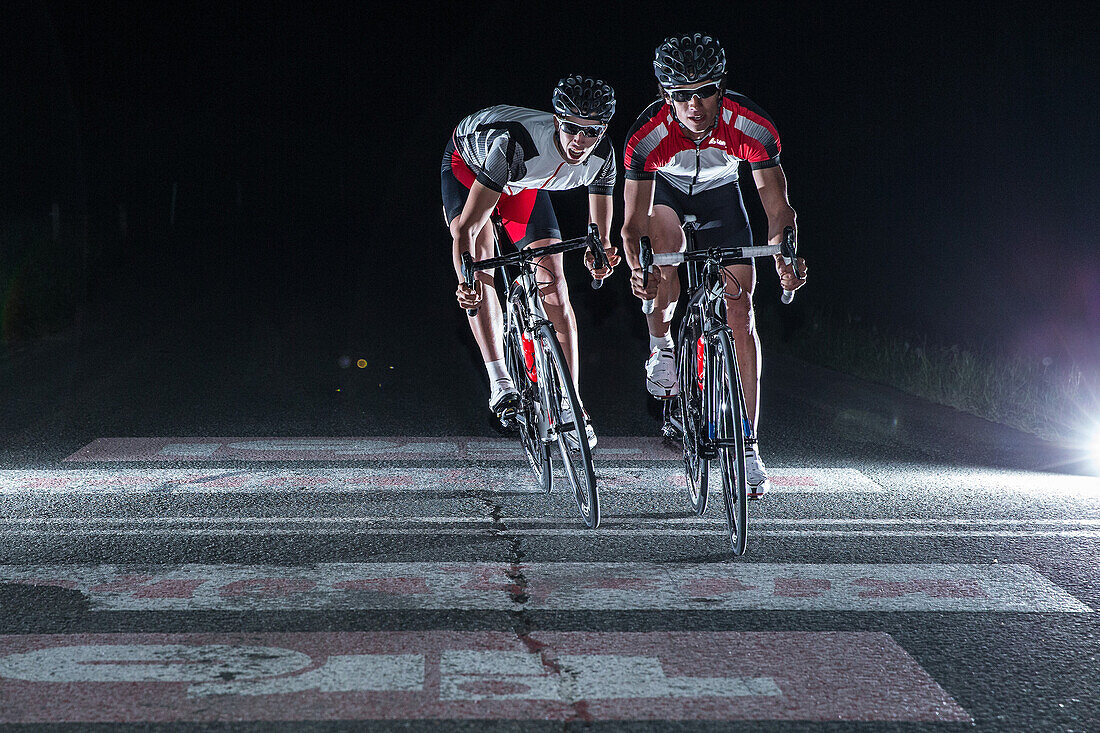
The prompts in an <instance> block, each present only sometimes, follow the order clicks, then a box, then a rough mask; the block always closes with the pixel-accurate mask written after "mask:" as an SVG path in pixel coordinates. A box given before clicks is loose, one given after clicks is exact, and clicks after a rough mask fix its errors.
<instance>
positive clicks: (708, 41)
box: [653, 33, 726, 88]
mask: <svg viewBox="0 0 1100 733" xmlns="http://www.w3.org/2000/svg"><path fill="white" fill-rule="evenodd" d="M653 71H654V72H655V73H656V74H657V82H658V83H659V84H660V85H661V86H662V87H665V88H668V87H676V86H682V85H684V84H694V83H696V82H700V81H710V80H712V79H713V80H718V79H721V78H722V77H723V76H725V75H726V52H725V51H723V50H722V44H720V43H719V42H718V41H716V40H714V39H713V38H711V37H710V36H704V35H703V34H702V33H696V34H694V35H690V36H687V35H684V36H672V37H671V38H666V39H665V42H664V43H662V44H661V45H660V46H658V47H657V53H656V55H655V56H654V58H653Z"/></svg>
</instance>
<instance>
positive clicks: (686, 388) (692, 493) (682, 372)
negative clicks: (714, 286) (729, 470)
mask: <svg viewBox="0 0 1100 733" xmlns="http://www.w3.org/2000/svg"><path fill="white" fill-rule="evenodd" d="M700 330H701V329H700V328H699V321H698V319H697V318H692V317H690V316H688V317H685V318H684V322H683V325H681V326H680V338H679V340H678V341H677V344H676V368H677V371H678V374H677V376H678V377H679V380H680V394H679V395H677V397H676V399H677V400H678V402H679V407H680V421H681V423H682V430H681V433H682V437H683V448H684V473H685V474H686V475H687V490H688V499H689V500H690V501H691V508H692V510H693V511H694V512H695V513H696V514H698V515H700V516H701V515H703V514H705V513H706V511H707V483H708V480H709V476H708V471H707V467H708V463H707V460H706V458H704V457H703V456H702V455H701V451H700V440H701V439H703V438H705V437H706V434H707V433H706V431H707V423H706V420H704V415H705V411H704V408H703V390H702V389H700V388H699V378H698V373H697V368H696V359H697V355H696V348H697V344H698V342H699V334H700Z"/></svg>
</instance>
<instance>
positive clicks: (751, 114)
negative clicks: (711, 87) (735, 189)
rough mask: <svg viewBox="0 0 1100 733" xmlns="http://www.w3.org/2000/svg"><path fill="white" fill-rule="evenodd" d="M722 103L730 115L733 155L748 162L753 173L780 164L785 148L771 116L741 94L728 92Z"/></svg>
mask: <svg viewBox="0 0 1100 733" xmlns="http://www.w3.org/2000/svg"><path fill="white" fill-rule="evenodd" d="M723 101H724V102H725V104H724V105H723V106H724V107H726V109H724V110H723V113H724V114H726V115H728V116H729V120H728V124H729V127H730V131H731V134H730V137H731V139H730V141H729V143H730V149H731V152H732V153H733V154H734V155H735V156H737V157H738V158H740V159H741V160H744V161H747V162H748V164H749V166H750V167H751V168H752V169H753V170H760V169H761V168H774V167H775V166H777V165H779V151H780V150H781V149H782V145H781V143H780V142H779V132H778V131H777V130H776V129H775V123H774V122H772V118H771V117H769V116H768V113H767V112H765V111H764V110H763V109H761V108H760V107H759V106H757V104H756V103H755V102H753V101H752V100H751V99H749V98H748V97H746V96H744V95H741V94H735V93H733V92H727V93H726V99H725V100H723Z"/></svg>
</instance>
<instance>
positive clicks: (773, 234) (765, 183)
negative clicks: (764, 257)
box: [752, 165, 806, 290]
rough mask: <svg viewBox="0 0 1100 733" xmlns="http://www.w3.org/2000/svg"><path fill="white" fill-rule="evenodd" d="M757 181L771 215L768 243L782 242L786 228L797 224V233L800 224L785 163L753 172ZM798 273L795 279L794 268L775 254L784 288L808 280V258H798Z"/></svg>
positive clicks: (764, 203) (792, 286) (765, 206)
mask: <svg viewBox="0 0 1100 733" xmlns="http://www.w3.org/2000/svg"><path fill="white" fill-rule="evenodd" d="M752 177H753V180H755V181H756V190H757V191H758V192H759V193H760V203H761V204H762V205H763V206H764V212H765V213H766V214H767V215H768V244H779V243H780V242H781V241H782V240H783V230H784V229H785V228H787V227H794V230H795V236H796V237H797V235H798V224H797V223H796V216H795V212H794V209H793V208H791V204H790V202H789V201H788V200H787V177H786V175H784V173H783V167H782V166H778V165H777V166H775V167H772V168H761V169H759V170H754V171H753V172H752ZM798 264H799V268H798V269H799V274H800V275H801V276H802V277H801V278H796V277H795V275H794V268H793V267H791V265H788V264H786V263H785V262H784V261H783V258H782V257H780V256H779V255H776V257H775V269H776V272H778V273H779V279H780V282H781V283H782V285H783V289H784V290H796V289H798V288H800V287H802V285H803V283H805V282H806V261H805V260H803V259H802V258H801V257H799V258H798Z"/></svg>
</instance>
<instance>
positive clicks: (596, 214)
mask: <svg viewBox="0 0 1100 733" xmlns="http://www.w3.org/2000/svg"><path fill="white" fill-rule="evenodd" d="M614 211H615V209H614V201H613V200H612V198H611V197H610V196H606V195H604V194H596V193H590V194H588V221H589V223H590V224H595V225H596V226H597V227H599V229H600V246H601V247H603V251H604V254H605V255H607V263H608V264H609V265H610V266H611V267H609V268H605V269H602V270H595V269H593V268H592V265H593V264H594V263H593V261H592V254H591V253H586V254H585V256H584V264H585V265H587V266H588V269H589V270H592V277H594V278H596V279H597V280H603V279H604V278H605V277H607V276H608V275H610V274H611V271H612V270H613V269H614V268H615V265H617V264H619V262H620V261H621V258H620V257H619V250H618V249H616V248H615V247H612V246H611V217H612V215H613V214H614Z"/></svg>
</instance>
